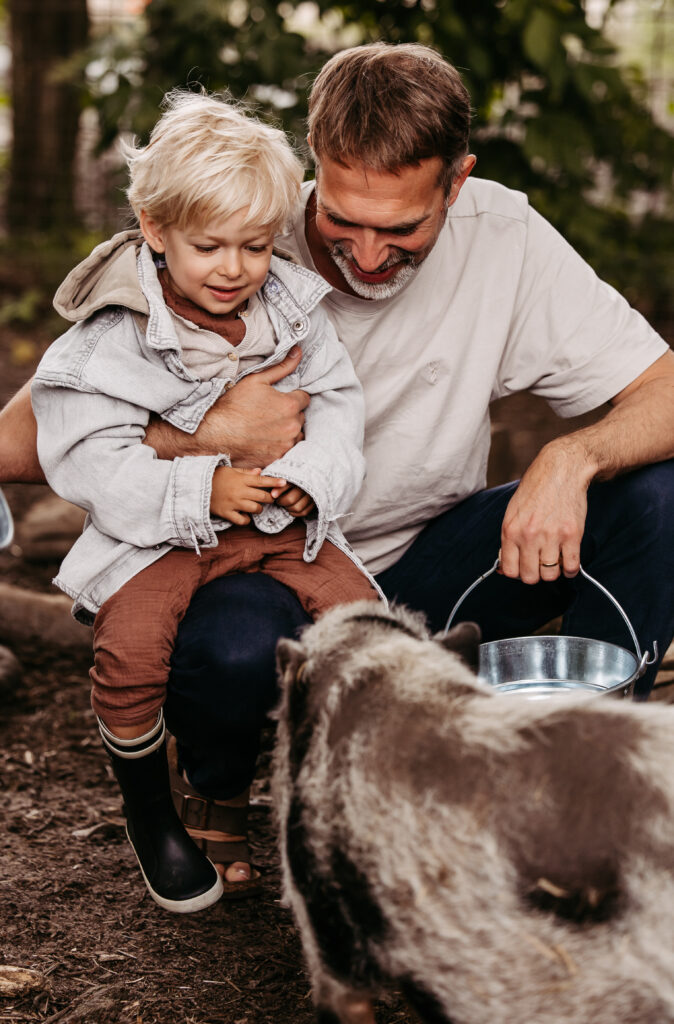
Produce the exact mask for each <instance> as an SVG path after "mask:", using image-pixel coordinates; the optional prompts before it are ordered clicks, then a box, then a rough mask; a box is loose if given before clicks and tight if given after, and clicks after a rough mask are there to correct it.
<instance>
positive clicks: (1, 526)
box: [0, 490, 14, 551]
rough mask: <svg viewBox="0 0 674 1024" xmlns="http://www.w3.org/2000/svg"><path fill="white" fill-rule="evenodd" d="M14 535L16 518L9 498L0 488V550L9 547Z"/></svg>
mask: <svg viewBox="0 0 674 1024" xmlns="http://www.w3.org/2000/svg"><path fill="white" fill-rule="evenodd" d="M13 537H14V520H13V519H12V513H11V512H10V511H9V505H8V504H7V499H6V498H5V496H4V494H3V493H2V491H1V490H0V551H1V550H2V549H3V548H8V547H9V545H10V544H11V543H12V539H13Z"/></svg>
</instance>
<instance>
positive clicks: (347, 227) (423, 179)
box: [316, 157, 472, 299]
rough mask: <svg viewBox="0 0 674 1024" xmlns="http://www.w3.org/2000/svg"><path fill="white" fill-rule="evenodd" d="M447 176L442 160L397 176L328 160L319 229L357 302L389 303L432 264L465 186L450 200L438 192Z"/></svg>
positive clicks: (322, 172)
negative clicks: (431, 257) (426, 262)
mask: <svg viewBox="0 0 674 1024" xmlns="http://www.w3.org/2000/svg"><path fill="white" fill-rule="evenodd" d="M471 159H472V158H471ZM470 167H472V163H471V165H470ZM441 170H442V162H441V160H440V158H439V157H432V158H431V159H428V160H422V161H420V163H419V164H415V165H410V166H407V167H403V168H402V169H401V170H400V172H399V173H397V174H393V173H391V172H381V171H374V170H372V169H371V168H369V167H365V166H364V165H363V164H357V165H353V166H349V167H345V166H343V165H342V164H338V163H335V162H334V161H333V160H329V159H323V160H321V162H320V167H319V169H318V172H317V175H316V228H317V230H318V232H319V234H320V236H321V239H322V241H323V244H324V245H325V247H326V250H327V252H328V253H329V255H330V257H331V258H332V260H333V261H334V263H335V264H336V265H337V267H338V268H339V270H340V271H341V274H342V276H343V278H344V280H345V281H346V283H347V285H349V287H350V288H351V290H352V291H354V292H355V293H356V295H360V296H362V297H363V298H366V299H386V298H390V297H391V296H393V295H395V294H396V293H397V292H399V291H400V289H401V288H402V287H403V286H404V285H405V284H406V283H407V282H408V281H409V280H410V278H412V277H413V276H414V274H415V273H416V271H417V270H418V268H419V267H420V266H421V264H422V263H423V261H424V260H425V259H426V257H427V256H428V254H429V253H430V251H431V249H432V248H433V246H434V245H435V242H436V241H437V238H438V235H439V234H440V230H441V228H442V226H443V224H444V222H445V217H446V215H447V208H448V206H450V205H451V204H452V203H453V202H454V199H455V198H456V196H457V195H458V192H459V188H460V187H461V184H463V180H465V177H464V178H462V179H461V180H460V182H459V183H458V186H457V185H456V183H455V186H453V187H452V191H451V192H450V195H449V196H446V195H445V193H444V190H443V189H442V188H441V187H440V185H439V184H438V179H439V175H440V172H441ZM468 170H470V168H469V169H468ZM466 173H468V172H466Z"/></svg>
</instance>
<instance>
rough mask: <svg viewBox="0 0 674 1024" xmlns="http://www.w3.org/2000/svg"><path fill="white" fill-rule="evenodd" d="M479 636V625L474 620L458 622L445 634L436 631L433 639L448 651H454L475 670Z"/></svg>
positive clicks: (478, 650) (478, 654)
mask: <svg viewBox="0 0 674 1024" xmlns="http://www.w3.org/2000/svg"><path fill="white" fill-rule="evenodd" d="M481 636H482V634H481V632H480V627H479V626H478V624H477V623H476V622H460V623H459V624H458V626H454V628H453V629H450V631H449V633H447V635H446V636H444V635H443V634H442V633H436V634H435V636H434V637H433V639H434V640H437V641H438V643H440V644H442V646H443V647H446V648H447V650H448V651H454V653H455V654H458V656H459V657H460V658H461V659H462V661H465V663H466V665H468V667H469V668H471V669H472V670H473V672H477V668H478V663H479V660H480V638H481Z"/></svg>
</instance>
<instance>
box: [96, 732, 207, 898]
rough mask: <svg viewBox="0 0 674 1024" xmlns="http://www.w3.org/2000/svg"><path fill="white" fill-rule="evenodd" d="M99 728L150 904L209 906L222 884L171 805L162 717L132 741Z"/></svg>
mask: <svg viewBox="0 0 674 1024" xmlns="http://www.w3.org/2000/svg"><path fill="white" fill-rule="evenodd" d="M99 728H100V733H101V737H102V739H103V743H104V745H105V748H106V750H107V752H108V755H109V757H110V760H111V762H112V770H113V771H114V773H115V777H116V779H117V781H118V783H119V787H120V789H121V791H122V796H123V797H124V813H125V815H126V834H127V836H128V837H129V842H130V843H131V845H132V847H133V849H134V852H135V854H136V857H137V858H138V863H139V864H140V870H141V871H142V873H143V878H144V879H145V884H146V885H147V887H148V890H149V892H150V895H151V896H152V899H153V900H154V901H155V903H158V904H159V906H160V907H163V908H164V910H171V911H173V913H175V914H191V913H193V912H194V911H195V910H203V909H204V908H205V907H210V906H211V904H213V903H215V902H216V901H217V900H219V899H220V897H221V895H222V891H223V889H222V879H221V878H220V875H219V874H218V873H217V871H216V870H215V867H214V865H213V864H212V863H211V861H210V860H209V859H208V857H206V855H205V854H203V853H202V852H201V850H199V849H198V848H197V846H196V845H195V843H194V842H193V841H192V839H190V837H189V836H188V834H187V832H186V831H185V828H184V827H183V824H182V822H181V821H180V819H179V817H178V815H177V813H176V810H175V807H174V806H173V800H172V798H171V788H170V785H169V774H168V763H167V760H166V728H165V726H164V719H163V715H162V714H161V713H160V715H159V718H158V720H157V724H156V725H155V726H154V728H152V729H151V730H150V732H148V733H146V734H145V735H144V736H140V737H138V739H133V740H120V739H119V738H118V737H117V736H114V735H113V734H112V733H111V732H110V730H109V729H107V728H106V726H105V725H104V724H103V722H101V721H100V719H99Z"/></svg>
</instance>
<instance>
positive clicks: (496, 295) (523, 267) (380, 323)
mask: <svg viewBox="0 0 674 1024" xmlns="http://www.w3.org/2000/svg"><path fill="white" fill-rule="evenodd" d="M312 188H313V183H311V182H308V183H306V184H305V186H304V195H303V198H304V204H306V200H307V199H308V197H309V195H310V193H311V190H312ZM304 204H303V206H302V210H301V214H300V215H299V216H298V219H297V221H296V223H295V225H294V230H293V231H291V232H290V233H289V234H286V235H283V236H281V237H280V238H279V239H278V243H279V245H280V246H281V247H282V248H284V249H286V250H289V251H290V252H292V253H293V254H294V255H295V256H296V257H297V258H298V259H299V261H300V262H301V263H302V264H304V266H306V267H308V268H309V269H312V270H315V269H316V268H315V266H314V264H313V260H312V259H311V255H310V253H309V249H308V247H307V243H306V238H305V232H304V213H305V210H304ZM323 304H324V307H325V309H326V311H327V312H328V314H329V316H330V319H331V320H332V322H333V323H334V325H335V327H336V329H337V333H338V335H339V337H340V339H341V341H342V342H343V343H344V345H345V346H346V348H347V349H348V351H349V354H350V355H351V359H352V360H353V364H354V367H355V369H356V373H357V374H358V377H359V378H360V381H361V383H362V385H363V388H364V392H365V407H366V422H365V458H366V462H367V476H366V480H365V483H364V485H363V488H362V490H361V492H360V494H359V496H358V498H357V500H356V503H355V505H354V506H353V509H352V514H351V516H350V517H349V518H345V519H343V520H342V521H341V522H340V526H341V527H342V529H343V530H344V532H345V533H346V535H347V537H348V539H349V541H350V542H351V544H353V546H354V548H355V549H356V551H357V552H358V554H359V555H360V556H361V558H363V560H364V561H365V563H366V564H367V566H368V568H369V569H370V570H371V571H372V572H380V571H381V570H383V569H385V568H388V566H390V565H392V564H393V563H394V562H396V561H397V560H398V558H400V556H401V555H402V554H403V553H404V551H405V550H406V549H407V548H408V547H409V545H410V544H411V543H412V541H413V540H414V538H415V537H416V535H417V534H418V533H419V532H420V530H421V529H422V528H423V526H424V525H425V524H426V523H427V522H428V521H429V520H430V519H433V518H434V517H436V516H437V515H439V514H440V513H442V512H444V511H446V510H447V509H448V508H450V507H451V506H452V505H455V504H456V503H457V502H459V501H461V500H462V499H463V498H467V497H469V496H470V495H471V494H474V493H475V492H476V491H478V490H481V489H482V488H484V486H485V484H486V470H487V457H488V454H489V443H490V422H489V404H490V402H492V401H493V400H494V399H496V398H500V397H502V396H503V395H508V394H511V393H513V392H516V391H533V392H534V393H536V394H538V395H542V396H543V398H545V399H547V401H548V402H549V403H550V405H551V406H552V408H553V409H554V410H555V412H557V413H558V414H559V415H560V416H576V415H578V414H580V413H584V412H588V411H589V410H590V409H594V408H596V407H597V406H599V405H602V404H603V403H604V402H606V401H607V400H608V399H610V398H612V397H613V396H614V395H616V394H617V393H618V392H619V391H621V390H622V389H623V388H624V387H626V386H627V385H628V384H629V383H630V382H631V381H632V380H634V379H635V378H636V377H637V376H638V375H639V374H640V373H642V372H643V371H644V370H645V369H647V367H648V366H650V365H651V364H652V363H653V362H655V360H656V359H658V358H659V357H660V356H661V355H663V353H664V352H666V351H667V350H668V346H667V344H666V343H665V342H664V341H663V339H662V338H660V336H659V335H658V334H657V333H656V332H655V331H654V330H653V329H652V328H651V327H650V326H649V325H648V323H647V322H646V321H645V320H644V318H643V317H642V316H641V315H640V314H639V313H637V312H636V311H635V310H633V309H632V308H631V307H630V306H629V305H628V303H627V302H626V301H625V300H624V299H623V298H622V297H621V296H620V295H619V294H618V293H617V292H616V291H615V289H613V288H611V287H610V286H609V285H607V284H605V283H604V282H602V281H600V280H599V278H598V277H597V276H596V274H595V273H594V271H593V270H592V269H591V268H590V267H589V266H588V264H587V263H585V261H584V260H582V259H581V257H580V256H578V254H577V253H576V252H575V251H574V250H573V249H572V248H571V246H570V245H568V243H567V242H565V241H564V239H563V238H562V237H561V235H559V234H558V232H556V231H555V230H554V228H553V227H552V226H551V225H550V224H549V223H548V222H547V221H545V220H544V219H543V218H542V217H541V216H540V215H539V214H537V213H536V212H535V211H534V210H532V209H531V207H530V206H529V204H528V201H527V198H526V196H525V195H523V194H522V193H520V192H514V191H511V190H509V189H506V188H504V187H503V186H501V185H498V184H496V183H494V182H490V181H483V180H480V179H473V178H469V179H468V180H467V181H466V183H465V184H464V186H463V188H462V189H461V192H460V194H459V198H458V199H457V201H456V203H455V204H454V205H453V206H452V207H450V210H449V214H448V217H447V221H446V224H445V226H444V227H443V229H442V231H441V233H440V236H439V238H438V241H437V242H436V244H435V246H434V248H433V250H432V251H431V253H430V255H429V256H428V258H427V259H426V261H425V262H424V263H423V264H422V266H421V268H420V270H419V272H418V273H417V274H416V275H415V277H414V278H413V279H412V280H411V281H410V282H409V284H408V285H407V286H406V287H404V288H403V289H402V290H401V291H400V292H399V293H398V294H397V295H396V296H394V297H393V298H389V299H381V300H375V301H372V300H368V299H361V298H358V297H354V296H350V295H345V294H344V293H342V292H338V291H335V290H333V291H332V292H331V293H330V294H329V295H327V296H326V297H325V298H324V299H323Z"/></svg>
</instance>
